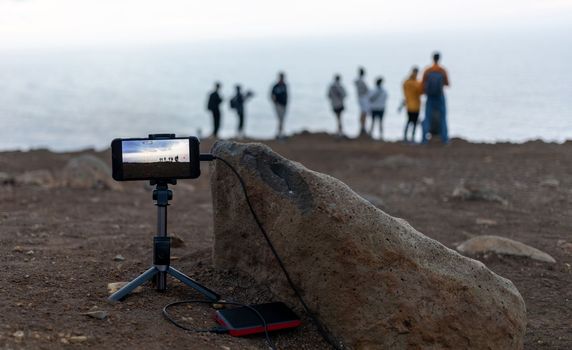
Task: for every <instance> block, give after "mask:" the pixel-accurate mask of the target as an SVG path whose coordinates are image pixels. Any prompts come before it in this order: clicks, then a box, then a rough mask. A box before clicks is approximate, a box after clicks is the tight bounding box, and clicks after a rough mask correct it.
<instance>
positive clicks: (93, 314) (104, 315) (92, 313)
mask: <svg viewBox="0 0 572 350" xmlns="http://www.w3.org/2000/svg"><path fill="white" fill-rule="evenodd" d="M83 315H85V316H88V317H92V318H97V319H98V320H105V319H106V318H107V316H109V314H108V313H107V311H104V310H97V311H90V312H86V313H84V314H83Z"/></svg>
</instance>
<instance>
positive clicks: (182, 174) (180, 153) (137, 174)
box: [121, 138, 191, 180]
mask: <svg viewBox="0 0 572 350" xmlns="http://www.w3.org/2000/svg"><path fill="white" fill-rule="evenodd" d="M121 150H122V152H121V153H122V173H123V179H124V180H130V179H155V178H173V179H176V178H188V177H191V155H190V144H189V139H188V138H184V139H142V140H121Z"/></svg>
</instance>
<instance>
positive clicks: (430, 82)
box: [421, 52, 449, 144]
mask: <svg viewBox="0 0 572 350" xmlns="http://www.w3.org/2000/svg"><path fill="white" fill-rule="evenodd" d="M440 58H441V54H440V53H439V52H435V53H433V65H432V66H430V67H428V68H427V69H425V72H424V73H423V79H422V82H421V84H422V86H423V92H424V93H425V96H426V97H427V100H426V102H425V119H423V123H422V125H421V126H422V129H423V139H422V142H423V143H427V141H428V136H429V134H432V135H436V134H438V135H440V136H441V142H443V143H444V144H447V143H449V132H448V127H447V106H446V103H445V91H444V90H445V86H449V76H448V74H447V71H446V70H445V68H443V67H442V66H440V65H439V60H440Z"/></svg>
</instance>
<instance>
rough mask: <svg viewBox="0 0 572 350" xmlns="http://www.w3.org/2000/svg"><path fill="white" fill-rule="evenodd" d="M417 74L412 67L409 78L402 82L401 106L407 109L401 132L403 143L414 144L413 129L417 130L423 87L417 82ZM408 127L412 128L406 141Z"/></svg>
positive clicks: (415, 69) (416, 69)
mask: <svg viewBox="0 0 572 350" xmlns="http://www.w3.org/2000/svg"><path fill="white" fill-rule="evenodd" d="M418 73H419V68H417V67H413V69H411V73H410V74H409V78H407V80H405V81H404V82H403V96H404V97H405V100H404V101H403V105H405V107H406V109H407V124H405V131H404V132H403V141H404V142H412V143H413V142H415V129H416V128H417V123H418V122H419V110H420V109H421V95H423V87H422V85H421V82H420V81H419V80H417V74H418ZM409 126H413V131H412V132H411V141H409V140H408V139H407V132H408V131H409Z"/></svg>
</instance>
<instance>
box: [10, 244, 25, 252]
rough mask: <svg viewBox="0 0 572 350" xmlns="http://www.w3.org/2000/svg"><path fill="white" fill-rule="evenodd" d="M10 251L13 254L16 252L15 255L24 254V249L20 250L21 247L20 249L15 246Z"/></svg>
mask: <svg viewBox="0 0 572 350" xmlns="http://www.w3.org/2000/svg"><path fill="white" fill-rule="evenodd" d="M12 251H13V252H16V253H22V252H24V248H22V247H20V246H19V245H17V246H15V247H14V248H12Z"/></svg>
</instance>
